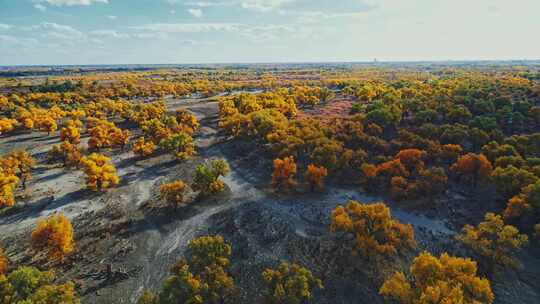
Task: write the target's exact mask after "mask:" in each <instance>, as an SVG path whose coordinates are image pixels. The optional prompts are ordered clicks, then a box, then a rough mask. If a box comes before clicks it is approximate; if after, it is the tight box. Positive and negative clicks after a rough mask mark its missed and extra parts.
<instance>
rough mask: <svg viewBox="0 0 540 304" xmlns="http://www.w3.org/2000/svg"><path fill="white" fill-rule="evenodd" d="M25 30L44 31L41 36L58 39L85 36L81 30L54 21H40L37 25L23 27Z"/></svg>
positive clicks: (73, 38)
mask: <svg viewBox="0 0 540 304" xmlns="http://www.w3.org/2000/svg"><path fill="white" fill-rule="evenodd" d="M25 30H30V31H36V30H42V31H44V33H43V34H42V36H43V37H46V38H53V39H60V40H68V41H81V40H85V39H86V38H87V37H86V35H85V34H84V33H83V32H81V31H79V30H76V29H74V28H73V27H71V26H69V25H62V24H58V23H54V22H42V23H40V24H39V25H34V26H31V27H29V28H25Z"/></svg>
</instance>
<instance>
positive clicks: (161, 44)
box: [0, 0, 540, 65]
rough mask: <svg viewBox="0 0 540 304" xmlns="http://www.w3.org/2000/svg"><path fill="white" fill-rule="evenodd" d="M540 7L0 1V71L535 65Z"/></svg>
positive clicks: (389, 0)
mask: <svg viewBox="0 0 540 304" xmlns="http://www.w3.org/2000/svg"><path fill="white" fill-rule="evenodd" d="M539 12H540V0H512V1H510V0H200V1H199V0H0V65H14V64H114V63H119V64H125V63H141V64H144V63H207V62H208V63H211V62H299V61H301V62H305V61H371V60H373V59H374V58H377V59H379V60H388V61H404V60H462V59H470V60H472V59H540V39H539V37H540V17H539Z"/></svg>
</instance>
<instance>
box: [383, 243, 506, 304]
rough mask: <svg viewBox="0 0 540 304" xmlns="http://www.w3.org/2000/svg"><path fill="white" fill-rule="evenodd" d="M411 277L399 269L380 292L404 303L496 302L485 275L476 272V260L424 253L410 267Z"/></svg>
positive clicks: (444, 254)
mask: <svg viewBox="0 0 540 304" xmlns="http://www.w3.org/2000/svg"><path fill="white" fill-rule="evenodd" d="M410 273H411V276H410V279H407V277H406V276H405V274H404V273H403V272H396V273H394V275H392V276H391V277H390V278H389V279H388V280H386V281H385V282H384V284H383V285H382V287H381V289H380V290H379V293H380V294H381V295H382V296H383V297H384V298H386V299H389V300H390V299H391V300H395V301H397V302H398V303H402V304H414V303H463V304H477V303H488V304H489V303H493V300H494V298H495V296H494V295H493V292H492V291H491V285H490V283H489V281H488V280H487V279H485V278H480V277H478V275H477V266H476V262H474V261H472V260H471V259H464V258H458V257H453V256H450V255H448V254H447V253H443V254H442V255H441V256H440V257H439V258H437V257H434V256H432V255H431V253H428V252H423V253H421V254H420V255H419V256H418V257H416V258H415V259H414V261H413V263H412V265H411V268H410Z"/></svg>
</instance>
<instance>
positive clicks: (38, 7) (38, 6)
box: [34, 3, 47, 12]
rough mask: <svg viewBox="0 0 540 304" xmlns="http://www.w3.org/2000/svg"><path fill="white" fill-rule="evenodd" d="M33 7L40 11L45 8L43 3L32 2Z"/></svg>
mask: <svg viewBox="0 0 540 304" xmlns="http://www.w3.org/2000/svg"><path fill="white" fill-rule="evenodd" d="M34 8H35V9H37V10H40V11H42V12H44V11H46V10H47V7H45V5H43V4H39V3H36V4H34Z"/></svg>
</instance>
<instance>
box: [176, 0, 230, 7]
mask: <svg viewBox="0 0 540 304" xmlns="http://www.w3.org/2000/svg"><path fill="white" fill-rule="evenodd" d="M171 1H172V2H178V0H169V2H171ZM237 2H238V1H223V0H214V1H192V2H186V3H184V4H185V5H187V6H196V7H212V6H229V5H235V4H237Z"/></svg>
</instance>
